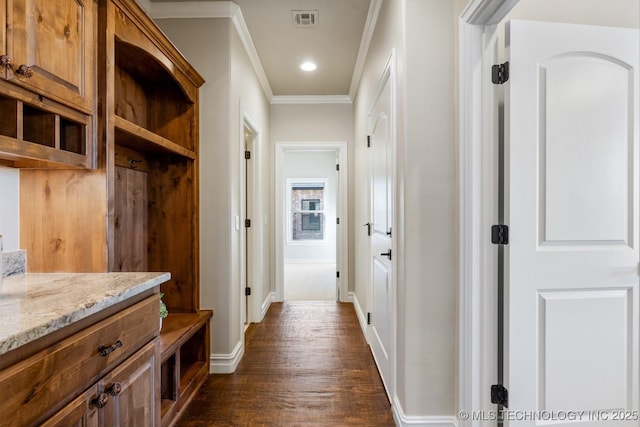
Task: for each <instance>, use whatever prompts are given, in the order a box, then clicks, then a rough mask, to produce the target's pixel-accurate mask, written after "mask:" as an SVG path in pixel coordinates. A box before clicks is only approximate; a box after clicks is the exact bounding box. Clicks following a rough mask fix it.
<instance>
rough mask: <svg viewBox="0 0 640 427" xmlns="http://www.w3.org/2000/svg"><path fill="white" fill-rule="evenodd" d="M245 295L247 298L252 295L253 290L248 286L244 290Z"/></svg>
mask: <svg viewBox="0 0 640 427" xmlns="http://www.w3.org/2000/svg"><path fill="white" fill-rule="evenodd" d="M244 294H245V295H246V296H249V295H251V288H250V287H248V286H247V287H246V288H244Z"/></svg>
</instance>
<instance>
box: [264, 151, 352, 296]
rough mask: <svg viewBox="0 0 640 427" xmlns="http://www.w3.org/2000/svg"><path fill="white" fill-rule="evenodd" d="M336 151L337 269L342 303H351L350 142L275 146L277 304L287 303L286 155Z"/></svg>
mask: <svg viewBox="0 0 640 427" xmlns="http://www.w3.org/2000/svg"><path fill="white" fill-rule="evenodd" d="M320 150H321V151H336V152H337V153H338V162H339V164H340V171H339V173H340V176H339V178H338V188H337V194H336V198H337V206H336V216H337V217H338V218H340V225H339V226H338V228H337V229H338V232H337V242H336V246H337V248H336V249H337V252H336V269H337V271H339V272H340V278H339V290H340V295H339V301H340V302H351V300H350V299H349V260H348V250H347V249H348V248H347V245H348V236H349V217H348V209H347V206H348V204H347V202H348V200H349V199H348V185H347V177H348V176H349V175H348V165H347V143H346V142H344V141H339V142H276V144H275V172H276V173H275V216H274V218H275V238H274V240H275V242H274V243H275V278H276V296H275V300H276V301H280V302H281V301H284V242H285V241H286V238H287V236H286V228H285V221H286V216H287V215H286V212H287V211H286V208H285V202H286V200H285V196H286V193H287V192H286V190H285V188H284V187H285V179H284V176H283V174H282V168H283V166H284V153H285V152H286V151H320Z"/></svg>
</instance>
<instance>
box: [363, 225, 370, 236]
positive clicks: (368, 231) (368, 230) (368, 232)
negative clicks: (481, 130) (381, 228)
mask: <svg viewBox="0 0 640 427" xmlns="http://www.w3.org/2000/svg"><path fill="white" fill-rule="evenodd" d="M364 226H365V227H367V236H371V223H370V222H368V223H366V224H364Z"/></svg>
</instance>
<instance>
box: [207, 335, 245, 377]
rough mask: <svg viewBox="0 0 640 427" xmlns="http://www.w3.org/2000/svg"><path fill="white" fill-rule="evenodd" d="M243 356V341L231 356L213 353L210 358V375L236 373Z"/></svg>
mask: <svg viewBox="0 0 640 427" xmlns="http://www.w3.org/2000/svg"><path fill="white" fill-rule="evenodd" d="M243 355H244V343H243V342H242V340H241V341H240V342H239V343H238V344H237V345H236V348H234V349H233V352H232V353H231V354H219V353H212V354H211V355H210V356H209V373H210V374H231V373H233V372H235V370H236V368H237V367H238V363H240V361H241V360H242V356H243Z"/></svg>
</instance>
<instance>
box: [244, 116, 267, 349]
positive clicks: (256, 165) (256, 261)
mask: <svg viewBox="0 0 640 427" xmlns="http://www.w3.org/2000/svg"><path fill="white" fill-rule="evenodd" d="M240 110H241V116H240V138H239V142H238V148H239V150H240V224H239V225H240V231H241V232H242V237H240V239H239V245H238V250H239V259H240V276H239V277H240V280H239V282H240V295H241V297H240V313H241V315H240V324H241V328H240V330H241V331H242V330H244V326H245V320H244V315H243V314H244V310H245V309H246V312H247V324H248V323H252V322H260V321H261V320H262V318H263V317H264V313H262V310H261V306H262V300H263V299H264V298H265V297H266V296H265V295H262V288H263V287H264V286H263V285H264V262H263V260H262V250H261V247H262V244H261V242H262V241H263V235H264V226H263V222H262V221H261V220H260V219H261V218H262V217H263V212H262V201H261V199H262V191H261V190H263V188H261V187H260V170H261V168H260V159H261V145H262V144H261V136H262V134H261V132H262V130H261V129H260V127H259V126H258V124H257V122H256V121H254V120H253V119H252V118H251V116H250V115H249V113H248V112H247V111H245V110H244V109H243V108H240ZM245 128H247V129H249V131H250V132H251V133H252V134H253V147H252V150H251V163H250V165H251V166H250V167H251V168H252V176H253V179H252V182H251V183H247V182H246V176H247V161H246V160H245V157H244V152H245V139H244V129H245ZM247 184H250V187H249V188H250V191H249V193H248V194H247V195H246V198H247V199H248V200H249V209H248V212H245V210H246V209H245V206H246V205H247V203H246V200H245V194H246V193H245V188H247V187H246V186H247ZM245 218H250V219H251V228H252V231H253V239H251V240H250V245H249V248H245V246H246V241H245V237H244V233H245V232H246V230H245V227H244V219H245ZM247 251H248V253H249V259H250V260H251V262H250V263H249V265H247V256H246V254H247ZM246 272H249V277H252V278H253V279H254V282H255V283H250V285H251V296H250V297H249V298H248V305H247V306H246V308H245V304H247V303H246V301H247V298H245V295H244V288H245V286H246V285H245V284H246V280H247V277H246V276H247V274H246ZM242 335H243V336H244V334H242Z"/></svg>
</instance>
